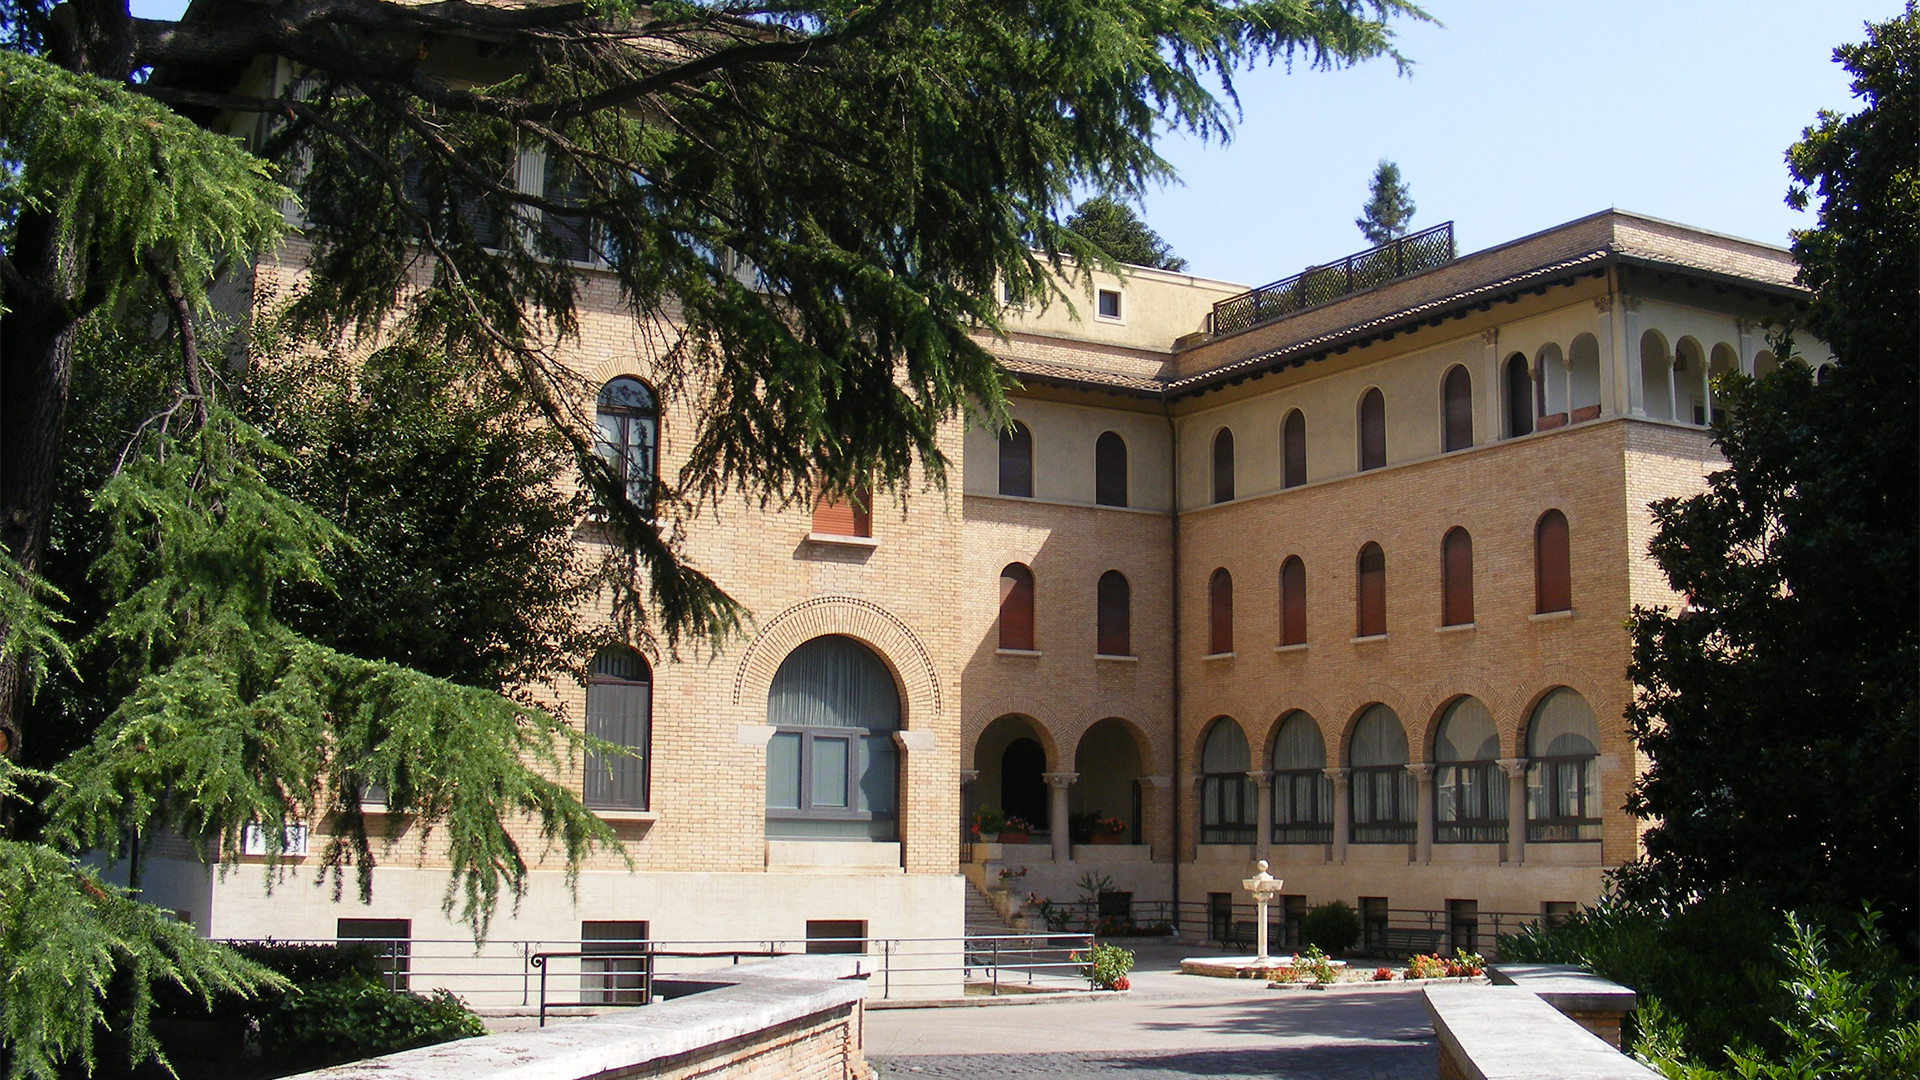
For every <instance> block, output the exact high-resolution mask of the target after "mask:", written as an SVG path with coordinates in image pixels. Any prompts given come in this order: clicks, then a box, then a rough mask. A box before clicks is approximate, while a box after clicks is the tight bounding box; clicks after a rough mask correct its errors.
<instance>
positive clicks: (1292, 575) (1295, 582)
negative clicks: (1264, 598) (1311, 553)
mask: <svg viewBox="0 0 1920 1080" xmlns="http://www.w3.org/2000/svg"><path fill="white" fill-rule="evenodd" d="M1306 641H1307V567H1306V564H1305V563H1303V562H1301V561H1300V556H1298V555H1293V556H1289V557H1288V558H1287V561H1286V562H1283V563H1281V564H1280V644H1282V645H1304V644H1306Z"/></svg>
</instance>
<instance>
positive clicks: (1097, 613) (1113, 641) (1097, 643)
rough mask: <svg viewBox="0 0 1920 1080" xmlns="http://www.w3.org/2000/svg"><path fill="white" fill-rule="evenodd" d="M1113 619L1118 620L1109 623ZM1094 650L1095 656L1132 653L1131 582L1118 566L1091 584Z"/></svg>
mask: <svg viewBox="0 0 1920 1080" xmlns="http://www.w3.org/2000/svg"><path fill="white" fill-rule="evenodd" d="M1116 583H1117V584H1116ZM1112 620H1118V625H1117V626H1115V625H1112ZM1111 646H1118V648H1117V649H1116V648H1112V647H1111ZM1093 651H1094V653H1095V655H1098V656H1132V655H1134V653H1133V584H1132V583H1131V582H1129V581H1128V580H1127V575H1125V574H1123V573H1121V572H1120V571H1118V570H1108V571H1107V572H1105V573H1103V574H1101V575H1100V579H1099V581H1098V582H1096V583H1095V585H1094V647H1093Z"/></svg>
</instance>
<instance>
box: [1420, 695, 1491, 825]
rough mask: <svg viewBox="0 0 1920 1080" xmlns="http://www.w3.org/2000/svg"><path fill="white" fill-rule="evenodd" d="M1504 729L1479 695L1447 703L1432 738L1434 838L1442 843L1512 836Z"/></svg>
mask: <svg viewBox="0 0 1920 1080" xmlns="http://www.w3.org/2000/svg"><path fill="white" fill-rule="evenodd" d="M1499 758H1500V732H1499V730H1498V729H1497V728H1495V727H1494V726H1493V714H1492V713H1490V712H1488V711H1487V707H1486V706H1485V705H1483V704H1481V703H1480V700H1479V699H1478V698H1471V697H1463V698H1461V699H1460V700H1458V701H1456V702H1454V703H1453V704H1452V705H1449V706H1447V711H1446V713H1445V714H1444V715H1442V716H1441V717H1440V729H1439V731H1438V732H1437V733H1436V734H1435V735H1434V738H1433V760H1434V763H1435V766H1436V767H1435V770H1434V774H1433V839H1434V841H1435V842H1436V843H1441V844H1503V843H1505V842H1506V840H1507V774H1506V772H1505V771H1504V770H1502V769H1501V768H1500V763H1499Z"/></svg>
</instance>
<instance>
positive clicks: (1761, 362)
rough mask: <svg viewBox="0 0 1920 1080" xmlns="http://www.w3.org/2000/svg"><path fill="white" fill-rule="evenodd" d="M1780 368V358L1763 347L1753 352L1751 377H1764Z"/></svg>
mask: <svg viewBox="0 0 1920 1080" xmlns="http://www.w3.org/2000/svg"><path fill="white" fill-rule="evenodd" d="M1779 370H1780V359H1779V358H1778V357H1776V356H1774V355H1773V354H1772V353H1770V352H1768V351H1767V350H1765V349H1761V350H1760V351H1759V352H1757V353H1754V354H1753V377H1754V378H1756V379H1764V378H1766V377H1767V376H1769V375H1771V374H1773V373H1774V372H1776V371H1779Z"/></svg>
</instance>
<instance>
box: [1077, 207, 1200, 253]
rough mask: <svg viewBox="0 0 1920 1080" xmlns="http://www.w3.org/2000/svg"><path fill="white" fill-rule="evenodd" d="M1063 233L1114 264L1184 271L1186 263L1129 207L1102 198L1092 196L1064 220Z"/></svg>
mask: <svg viewBox="0 0 1920 1080" xmlns="http://www.w3.org/2000/svg"><path fill="white" fill-rule="evenodd" d="M1067 231H1068V232H1071V233H1074V234H1076V235H1078V236H1079V237H1080V238H1081V239H1082V240H1085V241H1087V242H1089V243H1091V244H1092V245H1093V246H1094V247H1095V248H1097V249H1098V250H1099V251H1100V252H1101V253H1102V254H1104V255H1105V256H1106V257H1107V258H1108V259H1111V260H1113V261H1115V262H1123V263H1131V264H1133V265H1135V266H1151V267H1153V268H1154V269H1156V270H1174V271H1179V270H1185V269H1186V268H1187V260H1185V259H1182V258H1180V257H1179V256H1177V255H1175V254H1174V253H1173V247H1172V245H1170V244H1168V243H1167V242H1166V241H1165V240H1163V239H1161V238H1160V234H1159V233H1157V232H1154V231H1153V230H1152V229H1151V228H1149V227H1148V226H1147V223H1146V222H1144V221H1141V220H1140V219H1139V218H1138V217H1136V216H1135V215H1134V212H1133V208H1132V207H1130V206H1128V205H1127V204H1125V203H1123V202H1119V201H1117V200H1115V199H1111V198H1109V197H1107V196H1105V195H1096V196H1094V197H1093V198H1091V199H1088V200H1087V201H1086V202H1083V203H1081V204H1080V205H1079V206H1078V207H1076V208H1075V209H1074V211H1073V214H1072V215H1071V216H1069V217H1068V218H1067Z"/></svg>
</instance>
